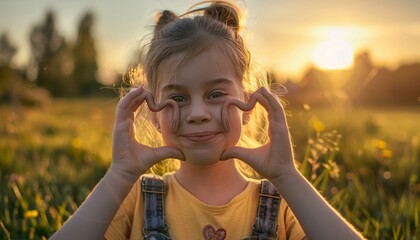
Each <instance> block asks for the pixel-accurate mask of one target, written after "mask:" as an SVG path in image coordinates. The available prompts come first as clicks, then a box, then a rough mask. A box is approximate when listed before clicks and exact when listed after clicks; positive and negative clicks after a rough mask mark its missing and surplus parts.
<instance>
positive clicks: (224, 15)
mask: <svg viewBox="0 0 420 240" xmlns="http://www.w3.org/2000/svg"><path fill="white" fill-rule="evenodd" d="M204 15H206V16H209V17H211V18H214V19H216V20H218V21H220V22H223V23H224V24H226V25H227V26H229V27H231V28H233V30H234V31H235V32H237V31H239V28H240V18H241V16H240V10H239V9H238V7H236V6H235V5H233V4H230V3H228V2H224V1H216V2H213V3H212V4H211V5H210V6H208V7H207V8H206V9H205V10H204Z"/></svg>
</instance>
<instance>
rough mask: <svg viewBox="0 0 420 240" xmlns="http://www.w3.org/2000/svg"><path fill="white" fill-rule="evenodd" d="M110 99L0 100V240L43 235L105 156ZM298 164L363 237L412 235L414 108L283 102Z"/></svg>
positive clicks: (417, 188) (416, 207)
mask: <svg viewBox="0 0 420 240" xmlns="http://www.w3.org/2000/svg"><path fill="white" fill-rule="evenodd" d="M116 104H117V99H115V100H110V99H91V100H87V99H66V100H63V99H56V100H53V101H52V102H51V103H50V104H49V105H45V106H42V107H21V108H16V107H15V108H13V109H12V108H11V107H10V106H8V105H2V106H0V116H1V117H0V179H1V187H0V239H47V238H48V237H49V236H51V234H52V233H54V232H55V231H56V230H57V229H58V228H60V226H62V224H63V223H64V222H65V221H66V220H67V219H68V218H69V217H70V216H71V214H72V213H73V212H74V211H75V210H76V209H77V206H78V205H80V204H81V203H82V202H83V200H84V199H85V198H86V196H87V195H88V194H89V192H90V190H91V189H92V188H93V187H94V186H95V184H96V183H97V182H98V181H99V180H100V178H101V177H102V176H103V175H104V174H105V172H106V170H107V168H108V166H109V165H110V162H111V135H112V126H113V121H114V109H115V106H116ZM286 110H287V115H288V121H289V125H290V131H291V134H292V137H293V144H294V148H295V153H296V160H297V164H298V167H299V169H300V171H301V172H302V173H303V174H304V175H305V176H306V177H307V178H308V179H309V180H310V181H311V182H312V183H313V184H314V185H315V186H316V188H317V189H319V191H321V192H322V193H323V195H324V196H325V197H326V198H327V199H328V201H329V202H330V203H331V204H332V205H333V206H334V207H335V208H336V209H337V210H338V211H339V212H340V213H341V214H342V215H343V216H344V217H345V218H346V219H348V221H349V222H351V223H352V224H353V225H354V226H355V227H356V228H357V229H358V230H360V231H361V232H362V233H363V234H364V236H366V238H368V239H418V238H419V236H420V223H419V221H420V198H419V193H420V161H419V160H420V150H419V146H420V125H419V123H420V111H419V108H418V107H411V108H409V107H406V108H354V107H349V106H342V107H334V108H323V109H314V108H311V107H310V106H305V107H302V108H299V109H289V108H286Z"/></svg>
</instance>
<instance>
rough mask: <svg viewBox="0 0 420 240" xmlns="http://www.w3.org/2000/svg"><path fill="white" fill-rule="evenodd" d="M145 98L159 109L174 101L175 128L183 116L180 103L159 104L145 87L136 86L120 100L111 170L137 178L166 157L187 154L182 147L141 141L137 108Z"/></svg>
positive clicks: (116, 115)
mask: <svg viewBox="0 0 420 240" xmlns="http://www.w3.org/2000/svg"><path fill="white" fill-rule="evenodd" d="M145 100H146V101H147V104H148V106H149V108H150V109H151V110H152V111H155V112H156V111H160V110H161V109H163V108H164V107H166V106H167V105H171V106H172V107H173V111H174V118H175V119H173V120H174V123H176V124H174V126H173V128H175V129H176V128H177V126H176V125H177V123H178V118H179V117H178V116H179V111H178V109H177V105H176V103H172V102H166V103H164V104H160V105H159V106H157V105H155V104H154V102H153V98H152V95H151V94H150V93H149V92H147V91H146V90H144V89H143V88H142V87H140V88H137V89H132V90H131V91H130V93H128V94H127V95H126V96H125V97H124V98H122V99H121V100H120V102H119V103H118V106H117V109H116V114H115V125H114V131H113V139H112V164H111V167H110V170H111V171H114V172H115V173H117V174H120V176H122V177H125V178H127V179H128V180H130V181H133V182H134V181H136V180H137V179H138V177H139V176H140V175H141V174H143V173H145V172H146V171H147V170H148V169H149V168H150V167H152V166H153V165H154V164H156V163H158V162H160V161H162V160H164V159H166V158H177V159H180V160H183V159H184V155H183V154H182V152H181V151H179V150H178V149H175V148H173V147H167V146H165V147H158V148H152V147H149V146H145V145H143V144H140V143H139V142H137V141H136V139H135V138H134V129H133V121H134V112H135V111H136V110H137V109H138V108H139V106H140V105H141V104H142V103H143V102H144V101H145ZM140 131H141V129H140ZM140 134H141V133H140Z"/></svg>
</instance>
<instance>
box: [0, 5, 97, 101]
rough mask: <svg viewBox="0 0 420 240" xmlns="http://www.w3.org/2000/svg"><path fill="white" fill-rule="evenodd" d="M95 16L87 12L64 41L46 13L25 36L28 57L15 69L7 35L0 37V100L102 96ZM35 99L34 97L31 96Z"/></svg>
mask: <svg viewBox="0 0 420 240" xmlns="http://www.w3.org/2000/svg"><path fill="white" fill-rule="evenodd" d="M94 24H95V16H94V14H93V12H91V11H87V12H86V13H85V14H84V15H82V17H81V18H80V21H79V24H78V26H77V37H76V39H75V40H74V41H69V40H67V39H66V38H65V37H64V36H63V35H62V34H61V33H60V31H59V30H58V28H57V21H56V15H55V13H54V12H53V11H52V10H50V11H48V12H47V13H46V14H45V18H44V19H43V21H42V22H41V23H39V24H36V25H35V26H33V28H32V29H31V30H30V33H29V39H28V40H29V44H30V49H31V52H30V57H29V61H28V64H27V65H26V66H24V67H22V68H17V67H15V64H14V57H15V55H16V53H17V50H18V47H17V46H15V45H14V44H13V43H12V41H11V40H10V38H9V35H8V34H7V33H5V32H4V33H2V34H1V36H0V87H1V88H0V89H1V90H0V99H1V100H6V99H12V102H13V101H14V100H16V101H17V100H18V99H19V98H20V99H21V100H22V101H25V100H27V101H37V99H36V98H43V97H44V98H46V97H47V96H53V97H73V96H91V95H98V94H99V95H100V94H102V93H103V91H101V87H103V84H102V83H100V82H99V81H98V77H97V72H98V62H97V55H98V54H97V48H96V44H95V37H94V35H93V28H94ZM33 95H35V96H33Z"/></svg>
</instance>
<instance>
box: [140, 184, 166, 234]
mask: <svg viewBox="0 0 420 240" xmlns="http://www.w3.org/2000/svg"><path fill="white" fill-rule="evenodd" d="M141 188H142V192H143V197H144V214H145V215H144V228H143V237H144V239H149V240H169V239H171V237H170V234H169V231H168V224H167V223H166V220H165V199H164V197H165V196H164V195H165V183H164V182H163V179H161V178H160V177H157V176H144V177H143V178H142V182H141Z"/></svg>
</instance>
